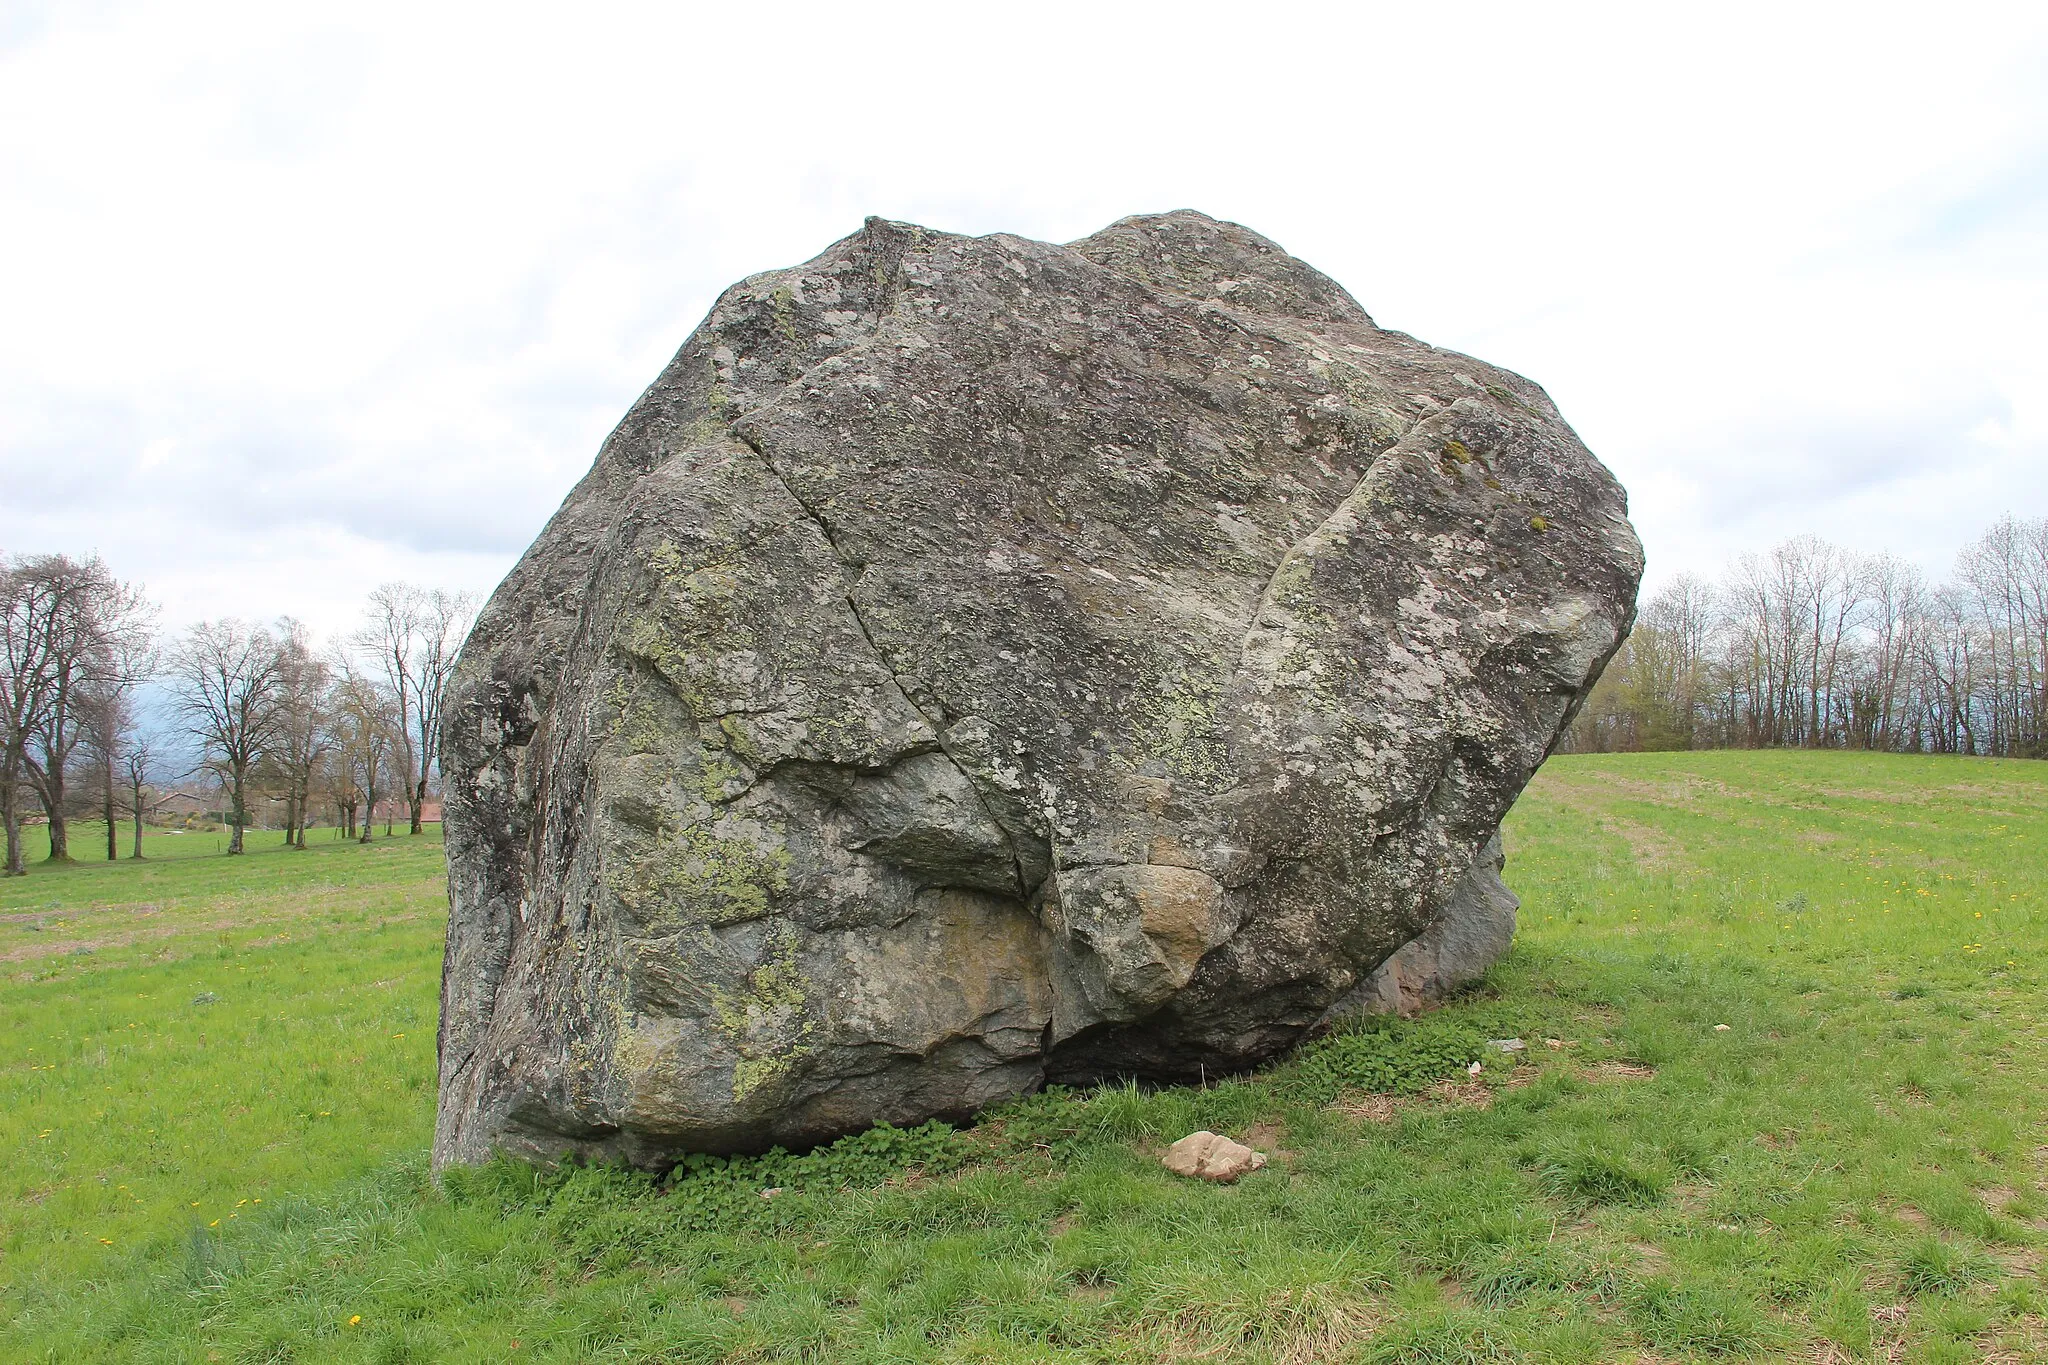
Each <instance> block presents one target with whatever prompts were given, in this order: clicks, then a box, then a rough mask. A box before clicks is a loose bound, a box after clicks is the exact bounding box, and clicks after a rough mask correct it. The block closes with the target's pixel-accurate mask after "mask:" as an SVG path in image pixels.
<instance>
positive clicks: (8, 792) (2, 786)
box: [0, 773, 28, 877]
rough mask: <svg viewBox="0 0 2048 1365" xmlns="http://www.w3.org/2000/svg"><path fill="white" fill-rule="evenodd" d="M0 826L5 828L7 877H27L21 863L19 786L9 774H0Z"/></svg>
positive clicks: (25, 869) (26, 871)
mask: <svg viewBox="0 0 2048 1365" xmlns="http://www.w3.org/2000/svg"><path fill="white" fill-rule="evenodd" d="M0 825H5V826H6V827H7V875H8V876H10V877H25V876H27V875H28V869H27V868H26V867H24V866H22V862H21V784H20V781H19V780H18V779H17V778H16V777H15V776H14V775H13V774H11V773H0Z"/></svg>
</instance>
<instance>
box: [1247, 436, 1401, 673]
mask: <svg viewBox="0 0 2048 1365" xmlns="http://www.w3.org/2000/svg"><path fill="white" fill-rule="evenodd" d="M1437 415H1438V414H1436V413H1433V412H1432V413H1424V414H1423V415H1422V416H1420V417H1417V418H1416V419H1415V420H1414V421H1412V422H1410V423H1409V424H1408V426H1407V428H1406V429H1405V430H1403V431H1402V433H1401V434H1400V435H1399V436H1396V437H1395V438H1394V439H1393V440H1391V441H1389V442H1388V443H1387V444H1386V445H1385V446H1384V447H1382V448H1381V449H1379V450H1377V451H1375V452H1373V457H1372V459H1371V460H1370V461H1369V462H1368V463H1367V464H1366V466H1365V469H1364V472H1362V473H1361V474H1359V476H1358V482H1356V483H1354V484H1352V485H1351V491H1349V492H1348V493H1346V494H1345V495H1344V496H1343V497H1342V498H1340V499H1338V501H1337V505H1336V506H1335V507H1333V508H1331V509H1330V514H1329V515H1328V516H1326V517H1324V518H1323V519H1322V520H1321V521H1319V522H1317V523H1316V524H1315V526H1314V528H1313V529H1311V530H1310V531H1309V533H1308V534H1307V535H1305V536H1303V537H1301V538H1300V539H1299V540H1297V541H1295V542H1294V543H1293V544H1291V545H1289V546H1288V547H1287V548H1286V549H1285V550H1283V551H1282V552H1281V554H1280V560H1279V562H1278V563H1276V564H1275V565H1274V566H1273V572H1272V573H1270V574H1268V575H1267V576H1266V581H1265V583H1263V584H1262V585H1261V586H1260V588H1259V597H1258V601H1257V603H1256V604H1255V605H1254V606H1253V607H1252V616H1251V620H1250V621H1248V622H1246V623H1245V629H1244V638H1243V639H1242V640H1240V641H1239V642H1238V645H1237V671H1238V672H1239V673H1242V672H1244V668H1245V656H1246V654H1247V652H1248V651H1249V650H1250V649H1251V644H1252V636H1254V635H1256V634H1257V633H1258V630H1259V622H1260V621H1261V620H1263V619H1264V618H1265V615H1266V610H1267V608H1268V607H1270V606H1272V604H1273V587H1274V585H1275V584H1277V583H1278V582H1279V581H1280V575H1281V574H1282V573H1283V572H1284V571H1285V570H1286V568H1287V566H1288V565H1289V564H1292V563H1293V562H1294V560H1295V557H1296V556H1297V555H1299V554H1300V553H1301V547H1302V546H1304V545H1306V544H1308V543H1309V542H1310V541H1312V540H1314V539H1315V538H1316V537H1318V536H1320V535H1322V534H1323V532H1324V530H1325V529H1326V528H1328V527H1329V525H1330V523H1332V522H1334V521H1335V520H1337V518H1338V517H1339V516H1341V515H1343V513H1344V510H1345V509H1346V508H1348V507H1349V506H1351V503H1352V500H1353V499H1355V498H1356V497H1357V496H1358V493H1359V490H1360V489H1362V488H1364V487H1365V482H1366V480H1367V479H1370V478H1371V477H1372V476H1373V471H1374V470H1376V469H1378V468H1379V467H1380V461H1382V460H1384V459H1385V458H1386V457H1387V456H1388V455H1390V454H1391V453H1393V452H1394V451H1396V450H1398V449H1400V448H1401V445H1402V443H1403V442H1405V441H1406V440H1407V439H1408V438H1409V437H1410V436H1413V435H1414V434H1415V433H1416V431H1417V430H1418V429H1419V428H1420V427H1421V426H1422V424H1423V423H1424V422H1427V421H1428V420H1429V419H1430V418H1431V417H1434V416H1437Z"/></svg>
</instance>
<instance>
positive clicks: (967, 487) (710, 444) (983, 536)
mask: <svg viewBox="0 0 2048 1365" xmlns="http://www.w3.org/2000/svg"><path fill="white" fill-rule="evenodd" d="M1641 571H1642V552H1641V547H1640V546H1639V544H1638V542H1637V540H1636V537H1635V534H1634V532H1633V531H1632V530H1631V528H1630V526H1629V524H1628V520H1627V515H1626V500H1625V497H1624V494H1623V492H1622V490H1621V488H1620V486H1619V485H1618V484H1617V483H1616V482H1615V480H1614V479H1613V477H1612V476H1611V475H1610V474H1609V473H1608V472H1607V470H1606V469H1605V468H1603V467H1602V466H1601V465H1600V463H1599V462H1598V461H1597V460H1595V459H1594V458H1593V456H1592V455H1591V454H1590V453H1588V452H1587V450H1586V449H1585V447H1584V446H1583V445H1582V444H1580V442H1579V440H1578V438H1577V437H1576V436H1575V435H1574V434H1573V433H1572V431H1571V429H1570V428H1569V427H1567V426H1566V425H1565V423H1564V421H1563V420H1562V419H1561V418H1560V417H1559V416H1558V414H1557V411H1556V409H1555V408H1554V407H1553V406H1552V404H1551V402H1550V400H1549V398H1548V397H1547V396H1546V395H1545V394H1544V393H1543V391H1542V390H1541V389H1539V388H1537V387H1536V386H1535V385H1533V384H1531V383H1529V382H1528V381H1527V380H1524V379H1521V378H1519V377H1518V376H1515V375H1512V374H1509V373H1507V372H1505V371H1502V370H1498V369H1494V368H1493V367H1491V366H1488V365H1485V364H1482V363H1480V362H1478V361H1475V360H1472V359H1469V358H1467V357H1465V356H1461V355H1457V354H1454V353H1451V352H1447V351H1440V350H1436V349H1433V348H1431V347H1429V346H1426V345H1424V344H1422V343H1420V342H1418V341H1415V340H1414V339H1413V338H1411V337H1407V336H1404V335H1402V334H1401V333H1398V332H1391V331H1386V330H1383V329H1381V328H1379V327H1377V326H1376V325H1375V324H1374V323H1373V321H1372V319H1371V318H1370V317H1368V316H1367V315H1366V313H1365V312H1364V310H1363V309H1361V308H1360V307H1359V306H1358V305H1357V304H1356V303H1355V302H1353V301H1352V299H1351V298H1350V296H1349V295H1347V294H1346V293H1345V292H1344V291H1343V290H1342V289H1341V288H1339V287H1338V286H1337V285H1336V284H1334V283H1333V282H1332V281H1330V280H1329V279H1327V278H1325V277H1324V276H1322V275H1321V274H1318V273H1317V272H1316V271H1314V270H1313V269H1311V268H1309V267H1308V266H1307V265H1304V264H1303V263H1302V262H1300V261H1297V260H1295V259H1293V258H1292V257H1290V256H1288V255H1287V254H1286V253H1285V252H1283V251H1281V250H1280V249H1279V248H1278V247H1276V246H1275V245H1274V244H1273V243H1271V242H1269V241H1267V240H1265V239H1264V238H1262V237H1260V236H1259V235H1258V234H1256V233H1253V232H1250V231H1248V230H1246V229H1244V228H1242V227H1238V226H1236V225H1234V224H1229V223H1221V222H1217V221H1215V220H1213V219H1210V218H1207V217H1205V216H1203V215H1201V214H1197V213H1188V212H1181V213H1171V214H1164V215H1158V216H1146V217H1136V218H1127V219H1125V220H1123V221H1121V222H1119V223H1116V224H1114V225H1112V226H1111V227H1109V228H1107V229H1105V230H1104V231H1102V232H1099V233H1097V234H1096V235H1094V236H1093V237H1089V238H1086V239H1084V240H1082V241H1079V242H1075V243H1072V244H1070V245H1066V246H1057V245H1052V244H1049V243H1044V242H1034V241H1028V240H1024V239H1021V238H1017V237H1010V236H1002V235H998V236H991V237H979V238H970V237H956V236H951V235H948V234H945V233H939V232H933V231H929V230H925V229H921V228H917V227H912V226H909V225H906V224H900V223H891V222H884V221H881V220H870V221H869V222H868V224H867V226H866V227H865V228H864V229H863V230H862V231H860V232H858V233H856V234H855V235H853V236H851V237H848V238H846V239H845V240H844V241H841V242H839V243H837V244H835V245H834V246H832V247H831V248H829V249H828V250H827V251H826V252H825V253H824V254H823V255H821V256H819V257H818V258H817V259H815V260H813V261H810V262H808V263H807V264H804V265H801V266H797V267H795V268H793V269H789V270H782V271H774V272H770V273H767V274H763V275H757V276H754V277H752V278H750V279H747V280H744V281H742V282H741V283H739V284H737V285H735V286H733V287H732V288H731V289H729V290H727V291H726V292H725V294H724V295H723V296H722V297H721V298H720V299H719V301H718V303H717V305H716V306H715V307H714V308H713V309H712V311H711V315H710V316H709V317H708V318H707V319H706V320H705V321H704V323H703V325H702V326H701V327H699V328H698V329H697V331H696V333H695V334H694V335H692V336H691V337H690V339H689V340H688V341H687V342H686V343H685V344H684V346H683V348H682V350H681V351H680V352H679V353H678V354H677V356H676V358H675V359H674V360H673V361H672V362H671V363H670V364H669V366H668V367H667V369H666V370H664V371H663V373H662V374H661V376H660V378H659V379H657V380H656V381H655V383H654V384H653V386H652V387H650V388H649V389H648V390H647V392H646V393H645V394H644V395H643V396H642V397H641V398H640V400H639V401H638V402H637V403H635V404H634V406H633V408H632V410H631V411H630V412H628V413H627V415H626V417H625V419H624V420H623V421H622V422H621V423H620V424H619V426H618V428H617V430H615V431H614V432H613V433H612V435H611V436H610V438H609V439H608V440H607V441H606V442H605V445H604V448H603V450H602V451H601V452H600V454H599V457H598V460H597V463H596V465H595V466H594V467H593V468H592V469H591V471H590V473H589V474H588V475H587V476H586V477H585V478H584V480H583V481H582V482H581V483H580V484H579V485H578V486H577V487H576V489H575V490H574V491H573V492H572V493H571V494H570V495H569V498H568V499H567V501H566V502H564V504H563V506H562V508H561V510H560V511H559V512H558V513H557V514H556V515H555V517H554V519H553V520H552V521H551V522H550V523H549V525H548V527H547V529H546V530H545V531H543V532H542V534H541V536H540V538H539V539H538V540H537V541H536V542H535V543H534V545H533V546H532V547H531V548H530V549H529V550H528V551H527V553H526V555H525V556H524V557H523V558H522V559H521V561H520V563H519V565H518V566H517V567H516V568H515V569H514V570H513V571H512V573H511V575H510V576H509V577H508V578H507V579H506V580H505V582H504V583H503V584H502V585H501V586H500V587H499V589H498V591H497V593H496V594H495V595H494V596H493V597H492V599H491V601H490V603H489V605H488V606H487V607H486V609H485V611H484V613H483V615H482V617H481V618H480V620H479V621H478V624H477V627H476V629H475V632H474V633H473V634H472V635H471V637H470V639H469V641H468V643H467V644H466V646H465V647H464V649H463V652H462V655H461V659H460V661H459V664H458V667H457V670H456V676H455V679H454V681H453V683H452V684H451V687H450V693H449V698H448V702H447V707H446V728H445V737H446V760H445V767H446V777H447V787H448V794H447V816H446V818H447V825H446V829H447V838H448V858H449V867H450V874H451V876H450V889H451V901H452V904H451V913H450V919H449V928H448V953H447V958H446V965H445V968H444V978H443V983H442V1024H441V1037H440V1061H441V1084H440V1114H439V1122H438V1125H437V1130H436V1135H435V1158H436V1160H437V1162H441V1163H446V1162H449V1161H472V1160H479V1159H482V1158H483V1157H485V1156H487V1155H488V1154H489V1153H490V1152H491V1151H492V1150H494V1149H502V1150H505V1151H508V1152H511V1153H513V1154H516V1155H522V1156H526V1157H531V1158H536V1159H553V1158H558V1157H561V1156H564V1155H568V1154H572V1153H573V1154H581V1155H584V1156H588V1157H593V1158H599V1159H622V1160H625V1161H628V1162H631V1163H634V1164H636V1165H641V1166H647V1167H653V1168H659V1167H662V1166H665V1165H668V1164H671V1163H673V1162H674V1161H675V1160H676V1159H677V1158H678V1157H679V1156H680V1155H681V1154H683V1153H686V1152H692V1151H714V1152H724V1151H737V1150H750V1149H759V1148H764V1147H767V1146H769V1145H772V1144H776V1143H780V1144H784V1145H799V1144H808V1143H813V1142H817V1141H821V1140H825V1139H829V1138H832V1137H835V1136H838V1135H840V1134H843V1133H846V1132H850V1131H853V1130H856V1129H859V1128H863V1127H866V1126H868V1125H871V1124H874V1123H876V1122H879V1121H884V1120H886V1121H889V1122H893V1123H915V1122H918V1121H921V1120H923V1119H926V1118H929V1117H933V1116H944V1117H964V1116H966V1115H968V1114H971V1113H973V1112H974V1111H975V1110H977V1109H979V1108H981V1107H983V1106H985V1105H987V1104H989V1103H991V1102H994V1101H997V1100H1000V1099H1003V1098H1006V1097H1009V1096H1012V1095H1016V1094H1019V1093H1021V1092H1025V1091H1028V1090H1031V1089H1033V1088H1035V1087H1037V1086H1039V1085H1041V1084H1044V1083H1046V1082H1047V1081H1053V1082H1062V1083H1074V1082H1083V1081H1088V1080H1091V1079H1095V1078H1099V1077H1109V1076H1139V1077H1144V1078H1150V1079H1156V1080H1177V1079H1182V1078H1186V1079H1193V1078H1195V1077H1197V1076H1200V1075H1204V1074H1206V1075H1211V1076H1213V1075H1216V1074H1219V1073H1226V1072H1229V1071H1233V1070H1240V1069H1243V1068H1245V1067H1248V1066H1252V1065H1256V1064H1257V1063H1259V1062H1262V1061H1264V1060H1266V1059H1269V1058H1271V1057H1273V1056H1274V1055H1275V1054H1277V1053H1278V1052H1280V1051H1281V1050H1283V1049H1284V1048H1286V1047H1287V1046H1288V1045H1289V1044H1290V1043H1292V1042H1294V1041H1295V1040H1296V1039H1297V1038H1299V1037H1300V1036H1301V1035H1302V1033H1303V1032H1304V1031H1305V1030H1307V1029H1308V1028H1310V1027H1312V1026H1313V1025H1315V1024H1316V1023H1317V1022H1318V1021H1320V1020H1322V1019H1323V1018H1325V1017H1326V1016H1327V1015H1328V1014H1329V1012H1330V1011H1331V1010H1332V1009H1333V1008H1343V1007H1346V1006H1347V1005H1350V1006H1357V1005H1360V1004H1365V1003H1369V1002H1370V999H1372V998H1376V997H1375V993H1376V992H1377V995H1378V996H1385V995H1386V993H1387V990H1388V989H1394V992H1395V994H1396V995H1397V996H1398V995H1399V994H1400V992H1401V991H1402V990H1411V988H1412V992H1413V993H1420V994H1422V995H1426V994H1427V986H1428V982H1427V981H1426V980H1424V979H1423V978H1426V977H1427V976H1428V975H1429V973H1430V972H1431V971H1433V970H1435V969H1434V968H1432V967H1430V966H1429V965H1428V964H1429V963H1434V962H1438V961H1439V960H1441V961H1443V962H1445V963H1451V962H1455V963H1456V964H1458V967H1457V969H1458V970H1459V971H1463V972H1466V973H1467V974H1469V973H1470V972H1471V971H1472V970H1483V968H1484V965H1485V962H1486V961H1490V960H1491V959H1490V955H1491V954H1495V953H1498V952H1499V951H1500V949H1501V948H1502V947H1504V946H1505V943H1506V939H1507V935H1508V933H1510V932H1511V931H1512V923H1513V913H1514V902H1513V898H1512V897H1511V896H1509V895H1508V893H1507V892H1506V889H1505V888H1504V887H1503V886H1502V885H1501V883H1500V877H1499V861H1498V846H1497V845H1495V844H1492V841H1493V840H1494V839H1495V837H1496V834H1497V831H1498V829H1499V825H1500V820H1501V817H1502V816H1503V815H1504V814H1505V813H1506V811H1507V809H1508V807H1509V805H1510V804H1511V803H1512V802H1513V801H1514V799H1515V796H1516V795H1517V794H1518V793H1519V792H1520V791H1521V789H1522V787H1523V785H1524V784H1525V783H1526V782H1527V781H1528V779H1529V776H1530V774H1531V773H1533V772H1534V771H1535V769H1536V766H1537V765H1538V764H1539V763H1541V762H1542V760H1543V757H1544V755H1545V754H1546V752H1547V751H1548V749H1549V748H1550V746H1551V744H1552V742H1553V741H1554V740H1555V738H1556V737H1557V735H1558V734H1559V733H1560V731H1561V730H1562V729H1563V727H1564V726H1565V725H1566V723H1567V722H1568V721H1569V719H1570V717H1571V715H1572V713H1573V711H1574V710H1575V708H1576V707H1577V706H1578V704H1579V703H1580V701H1581V700H1582V699H1583V698H1584V696H1585V695H1586V692H1587V691H1588V690H1589V689H1590V688H1591V686H1592V684H1593V681H1594V679H1595V678H1596V677H1597V676H1598V674H1599V672H1600V669H1601V668H1602V667H1603V666H1604V664H1605V663H1606V661H1607V659H1608V657H1609V656H1610V655H1611V654H1612V653H1613V651H1614V649H1615V646H1616V645H1617V643H1618V642H1619V640H1620V639H1621V637H1622V635H1623V634H1624V633H1625V632H1626V630H1627V627H1628V624H1629V622H1630V619H1631V617H1632V614H1633V611H1634V602H1635V592H1636V585H1637V580H1638V578H1639V577H1640V575H1641ZM1503 916H1505V921H1504V923H1505V925H1506V929H1505V930H1503V928H1502V924H1503ZM1461 926H1462V927H1461ZM1433 931H1434V934H1435V937H1434V939H1431V938H1430V935H1431V934H1432V932H1433ZM1418 941H1421V943H1422V945H1423V946H1422V947H1421V948H1418V949H1417V950H1416V951H1415V952H1412V953H1410V955H1409V957H1408V958H1407V959H1404V961H1405V962H1406V963H1407V964H1408V965H1407V966H1406V967H1402V968H1401V972H1402V973H1405V975H1402V976H1401V982H1402V984H1400V985H1398V986H1397V987H1395V988H1389V987H1387V986H1386V984H1385V978H1386V977H1387V975H1388V973H1386V972H1382V973H1381V974H1380V978H1381V979H1380V981H1379V984H1377V985H1376V984H1375V972H1376V970H1378V969H1380V968H1381V967H1382V965H1383V964H1385V963H1387V961H1388V959H1389V958H1390V956H1392V955H1393V954H1395V953H1396V951H1397V950H1399V949H1402V948H1403V947H1404V945H1409V944H1411V943H1416V942H1418ZM1475 962H1476V964H1477V966H1476V968H1475V967H1474V965H1473V964H1474V963H1475ZM1417 963H1421V964H1423V965H1421V966H1417V965H1416V964H1417ZM1398 965H1399V964H1397V966H1398ZM1389 970H1390V971H1391V970H1392V969H1389ZM1418 973H1420V975H1419V976H1418ZM1397 974H1398V973H1397ZM1418 983H1419V984H1418Z"/></svg>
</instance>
